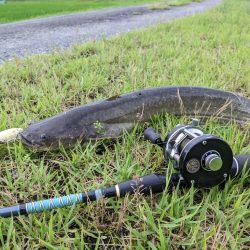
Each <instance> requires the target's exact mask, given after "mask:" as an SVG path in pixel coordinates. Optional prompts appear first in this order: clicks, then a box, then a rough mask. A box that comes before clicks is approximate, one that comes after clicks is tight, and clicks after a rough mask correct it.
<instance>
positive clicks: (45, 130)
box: [20, 118, 88, 151]
mask: <svg viewBox="0 0 250 250" xmlns="http://www.w3.org/2000/svg"><path fill="white" fill-rule="evenodd" d="M87 132H88V131H87V129H86V128H85V126H81V125H78V124H77V123H74V122H67V121H65V120H63V119H53V118H52V119H51V118H50V119H46V120H44V121H41V122H38V123H35V124H32V125H30V126H29V127H28V128H27V129H25V130H24V131H23V132H22V133H21V134H20V139H21V142H22V143H23V144H24V145H25V146H26V147H28V148H33V149H35V150H37V151H47V150H55V149H58V148H59V147H60V146H63V147H65V148H68V147H70V146H73V145H75V144H76V143H77V142H78V141H80V142H81V141H83V140H85V138H87V136H88V133H87Z"/></svg>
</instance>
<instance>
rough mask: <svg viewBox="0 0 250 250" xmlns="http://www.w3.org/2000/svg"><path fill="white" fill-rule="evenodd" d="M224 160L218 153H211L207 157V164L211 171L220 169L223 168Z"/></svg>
mask: <svg viewBox="0 0 250 250" xmlns="http://www.w3.org/2000/svg"><path fill="white" fill-rule="evenodd" d="M222 165H223V161H222V159H221V157H220V156H219V155H217V154H211V155H209V156H207V157H206V159H205V166H206V168H207V169H208V170H210V171H218V170H220V169H221V168H222Z"/></svg>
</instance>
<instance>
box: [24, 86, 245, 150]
mask: <svg viewBox="0 0 250 250" xmlns="http://www.w3.org/2000/svg"><path fill="white" fill-rule="evenodd" d="M163 113H168V114H173V115H178V116H180V115H187V116H193V117H200V118H202V117H203V118H209V117H212V116H213V117H217V118H218V119H219V120H220V121H230V120H235V121H236V122H239V123H245V122H249V121H250V99H248V98H245V97H242V96H240V95H237V94H234V93H230V92H225V91H220V90H215V89H211V88H200V87H186V86H183V87H180V86H179V87H159V88H152V89H144V90H141V91H136V92H132V93H129V94H124V95H121V96H117V97H112V98H109V99H106V100H102V101H98V102H94V103H91V104H87V105H84V106H80V107H76V108H73V109H71V110H69V111H67V112H64V113H61V114H59V115H56V116H53V117H50V118H48V119H45V120H43V121H40V122H38V123H35V124H32V125H31V126H29V127H28V128H27V129H26V130H25V131H24V132H23V133H22V134H21V140H22V142H23V143H24V144H25V145H27V146H29V147H33V148H37V149H38V150H46V149H56V148H58V147H59V144H60V143H61V144H62V145H64V146H65V147H69V146H72V145H74V144H75V143H76V142H77V141H82V142H87V141H89V140H93V139H102V138H110V137H111V138H112V137H117V136H119V135H121V133H122V132H123V130H124V129H126V130H129V129H131V128H133V126H134V125H135V123H137V122H145V121H149V120H150V119H151V118H152V117H153V116H154V115H156V114H163Z"/></svg>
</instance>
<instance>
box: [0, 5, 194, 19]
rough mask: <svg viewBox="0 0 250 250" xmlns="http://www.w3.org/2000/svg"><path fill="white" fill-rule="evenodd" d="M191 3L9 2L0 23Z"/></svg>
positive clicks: (3, 7) (0, 7)
mask: <svg viewBox="0 0 250 250" xmlns="http://www.w3.org/2000/svg"><path fill="white" fill-rule="evenodd" d="M192 1H197V0H167V1H163V0H9V1H8V2H7V4H2V5H1V4H0V23H6V22H13V21H18V20H24V19H31V18H35V17H42V16H49V15H55V14H64V13H71V12H77V11H87V10H94V9H101V8H108V7H119V6H130V5H138V4H146V3H147V4H150V3H157V2H161V3H164V4H165V3H169V4H171V3H172V4H178V5H179V3H181V4H183V3H190V2H192Z"/></svg>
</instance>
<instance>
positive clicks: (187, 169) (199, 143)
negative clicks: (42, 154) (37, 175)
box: [0, 119, 250, 217]
mask: <svg viewBox="0 0 250 250" xmlns="http://www.w3.org/2000/svg"><path fill="white" fill-rule="evenodd" d="M144 136H145V139H146V140H149V141H150V142H151V143H153V144H156V145H158V146H160V147H161V148H162V149H163V154H164V158H165V160H166V161H167V162H168V161H172V162H173V164H172V165H173V167H174V168H175V169H176V170H177V173H174V174H172V175H171V178H170V180H169V181H167V178H166V176H165V175H159V174H150V175H146V176H142V177H139V178H137V179H135V180H129V181H126V182H122V183H119V184H116V185H115V186H112V187H108V188H103V189H96V190H91V191H89V192H83V193H78V194H69V195H66V196H61V197H57V198H51V199H46V200H40V201H34V202H29V203H25V204H20V205H15V206H11V207H5V208H1V209H0V217H11V216H19V215H27V214H31V213H40V212H44V211H49V210H52V209H56V208H62V207H66V206H72V205H76V204H80V203H88V202H92V201H96V200H100V199H103V198H111V197H118V198H120V197H124V196H125V195H126V194H133V193H136V192H139V193H141V194H144V195H147V194H150V193H160V192H162V191H164V190H165V189H166V188H168V190H171V189H172V188H173V187H176V186H179V187H190V186H191V185H194V186H195V187H201V188H208V187H213V186H216V185H219V184H221V183H224V182H225V181H227V180H228V179H229V178H235V177H238V176H240V175H241V173H242V171H243V168H244V166H245V168H246V170H249V169H250V155H238V156H235V157H233V154H232V150H231V148H230V146H229V145H228V144H227V143H226V142H225V141H224V140H222V139H221V138H219V137H217V136H214V135H209V134H205V133H204V132H203V131H202V130H201V128H200V127H199V123H198V120H196V119H193V121H192V124H190V125H177V126H176V127H175V128H174V129H173V130H172V131H171V132H170V133H169V134H168V136H167V137H166V139H165V140H164V141H163V140H162V139H161V137H160V136H159V135H158V134H157V133H156V132H155V131H154V130H153V129H152V128H148V129H146V130H145V132H144Z"/></svg>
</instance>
